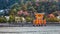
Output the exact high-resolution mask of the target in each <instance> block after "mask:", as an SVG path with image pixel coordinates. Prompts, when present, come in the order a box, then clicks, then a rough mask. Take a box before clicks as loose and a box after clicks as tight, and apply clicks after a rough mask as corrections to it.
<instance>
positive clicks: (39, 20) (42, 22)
mask: <svg viewBox="0 0 60 34" xmlns="http://www.w3.org/2000/svg"><path fill="white" fill-rule="evenodd" d="M35 18H36V19H35V20H33V25H46V19H44V14H43V13H36V14H35Z"/></svg>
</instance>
